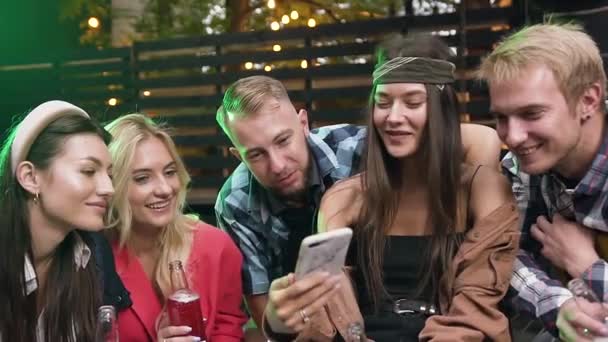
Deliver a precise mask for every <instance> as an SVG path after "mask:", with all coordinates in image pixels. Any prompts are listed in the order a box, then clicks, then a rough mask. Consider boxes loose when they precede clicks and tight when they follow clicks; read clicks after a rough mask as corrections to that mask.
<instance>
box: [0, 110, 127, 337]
mask: <svg viewBox="0 0 608 342" xmlns="http://www.w3.org/2000/svg"><path fill="white" fill-rule="evenodd" d="M109 140H110V136H109V134H108V133H107V132H106V131H105V130H104V129H103V128H102V127H101V126H99V125H97V124H96V123H95V122H94V121H93V120H92V119H91V118H90V117H89V115H88V114H87V113H86V112H85V111H83V110H82V109H80V108H78V107H76V106H74V105H72V104H69V103H67V102H63V101H49V102H45V103H43V104H41V105H40V106H38V107H36V108H35V109H34V110H32V111H31V112H30V113H29V114H28V115H27V116H25V118H24V119H23V120H22V121H21V122H19V123H18V125H17V126H16V127H15V128H14V129H13V130H12V131H11V133H10V134H9V135H8V137H7V138H6V140H5V142H4V145H3V146H2V151H1V152H0V203H1V206H0V251H2V257H1V258H0V341H27V342H30V341H49V342H50V341H53V342H56V341H59V342H63V341H66V342H67V341H70V342H76V341H78V342H80V341H93V340H94V338H95V336H94V334H95V322H96V319H95V318H96V317H95V316H96V313H97V309H98V307H99V306H100V305H102V304H109V305H114V306H115V307H117V308H118V309H122V308H124V307H126V306H128V305H130V299H129V296H128V292H126V290H125V289H124V287H123V286H122V283H121V282H120V279H119V278H118V276H117V274H116V272H115V270H114V262H113V258H112V252H111V249H110V248H109V245H108V243H107V241H105V240H104V239H103V236H101V235H100V234H99V233H96V232H98V231H100V230H102V229H103V228H104V226H105V225H104V218H105V215H106V211H107V208H108V203H109V200H110V197H111V196H112V194H113V193H114V189H113V187H112V180H111V179H110V174H111V158H110V154H109V152H108V149H107V144H108V143H109Z"/></svg>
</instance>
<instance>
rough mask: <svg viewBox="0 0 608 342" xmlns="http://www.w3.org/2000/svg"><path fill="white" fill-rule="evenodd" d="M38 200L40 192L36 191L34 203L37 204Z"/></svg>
mask: <svg viewBox="0 0 608 342" xmlns="http://www.w3.org/2000/svg"><path fill="white" fill-rule="evenodd" d="M38 202H40V193H39V192H36V194H34V204H38Z"/></svg>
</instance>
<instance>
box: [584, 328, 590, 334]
mask: <svg viewBox="0 0 608 342" xmlns="http://www.w3.org/2000/svg"><path fill="white" fill-rule="evenodd" d="M583 335H585V336H588V335H589V329H587V328H583Z"/></svg>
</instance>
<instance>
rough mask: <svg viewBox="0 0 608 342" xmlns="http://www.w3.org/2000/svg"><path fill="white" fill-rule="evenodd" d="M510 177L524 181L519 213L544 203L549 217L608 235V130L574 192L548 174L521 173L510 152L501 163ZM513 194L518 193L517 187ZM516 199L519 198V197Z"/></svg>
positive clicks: (557, 177)
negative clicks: (568, 221) (563, 219)
mask: <svg viewBox="0 0 608 342" xmlns="http://www.w3.org/2000/svg"><path fill="white" fill-rule="evenodd" d="M502 166H503V168H504V169H505V170H507V172H508V173H510V174H511V175H512V176H515V177H517V178H519V179H520V180H521V183H522V185H523V186H524V188H525V189H522V191H525V192H526V193H527V194H526V201H524V203H521V201H519V200H518V201H519V202H520V203H519V205H520V209H524V210H525V209H527V208H530V207H532V206H534V205H538V204H539V203H537V202H539V201H542V202H544V204H545V205H546V208H547V210H548V213H547V214H548V215H549V216H551V215H553V214H554V213H557V212H559V213H560V214H562V215H563V216H565V217H569V218H572V219H574V218H575V219H576V221H578V222H579V223H581V224H583V225H585V226H587V227H590V228H594V229H598V230H601V231H608V225H607V224H606V222H607V221H608V212H606V215H607V217H606V218H605V217H604V215H605V214H604V210H603V208H604V207H606V208H608V196H604V194H608V182H607V179H608V130H605V132H604V136H603V140H602V144H601V145H600V149H599V150H598V152H597V154H596V155H595V158H594V159H593V162H592V164H591V167H590V168H589V170H587V172H586V173H585V175H584V176H583V178H582V179H581V181H580V182H579V183H578V184H577V185H576V187H575V188H574V189H568V188H567V187H566V185H565V184H564V182H563V181H562V179H560V177H559V176H558V175H557V174H555V173H553V172H548V173H545V174H541V175H534V176H531V175H528V174H526V173H524V172H523V171H521V170H520V169H519V162H518V160H517V157H515V156H514V155H513V154H512V153H511V152H509V153H508V154H507V155H506V156H505V158H504V159H503V161H502ZM514 191H517V190H516V189H515V187H514ZM516 195H517V194H516Z"/></svg>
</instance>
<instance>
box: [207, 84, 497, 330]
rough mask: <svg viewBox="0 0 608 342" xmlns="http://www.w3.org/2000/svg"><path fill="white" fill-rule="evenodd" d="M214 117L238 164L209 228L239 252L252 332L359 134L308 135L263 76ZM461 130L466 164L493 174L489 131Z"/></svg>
mask: <svg viewBox="0 0 608 342" xmlns="http://www.w3.org/2000/svg"><path fill="white" fill-rule="evenodd" d="M216 119H217V122H218V124H219V125H220V127H222V129H223V130H224V132H225V133H226V135H227V136H228V137H229V138H230V139H231V141H232V143H233V145H234V147H231V148H230V151H231V152H232V154H233V155H234V156H235V157H236V158H238V159H239V160H241V161H242V163H241V165H239V166H238V167H237V168H236V170H235V171H234V172H233V174H232V175H231V176H230V178H228V179H227V180H226V182H225V183H224V186H223V187H222V189H221V190H220V193H219V194H218V198H217V201H216V204H215V212H216V216H217V222H218V225H219V226H220V228H222V229H224V230H226V231H227V232H228V233H229V234H230V236H231V237H232V238H233V239H234V241H235V242H236V244H237V246H238V247H239V248H240V250H241V252H242V253H243V256H244V258H243V269H242V275H243V292H244V294H245V298H246V300H247V304H248V305H247V306H248V308H249V310H250V312H251V315H252V316H253V318H254V320H255V321H256V323H257V324H258V326H259V325H260V324H261V322H262V315H263V313H264V310H265V308H266V303H267V301H268V290H269V288H270V285H271V282H272V281H273V280H275V279H278V278H280V277H282V276H284V275H287V274H288V273H290V272H293V270H294V268H295V262H296V259H297V253H298V250H299V245H300V242H301V241H302V239H303V238H304V237H306V236H307V235H310V234H312V233H314V232H315V231H316V224H315V220H316V215H317V209H318V206H319V202H320V199H321V196H322V195H323V193H324V192H325V191H326V190H327V189H329V188H330V187H331V186H332V185H333V184H334V183H335V182H337V181H338V180H341V179H345V178H347V177H350V176H352V175H353V174H355V173H356V172H357V170H358V169H359V161H360V160H361V156H362V151H363V147H364V144H365V137H366V135H367V132H366V129H365V127H361V126H353V125H335V126H327V127H321V128H317V129H313V130H310V129H309V126H308V116H307V113H306V110H303V109H300V110H299V111H298V110H296V109H295V107H294V105H293V104H292V103H291V101H290V100H289V96H288V94H287V91H286V89H285V87H284V86H283V85H282V84H281V82H280V81H278V80H275V79H272V78H270V77H266V76H251V77H247V78H243V79H240V80H238V81H236V82H235V83H234V84H232V85H231V86H230V87H229V88H228V89H227V90H226V93H225V95H224V99H223V102H222V106H221V107H220V108H219V110H218V111H217V117H216ZM461 131H462V137H463V139H462V140H463V147H464V150H465V155H466V159H467V161H469V162H471V163H472V164H475V165H477V164H485V165H490V166H492V167H496V168H498V155H499V152H500V141H499V140H498V137H497V136H496V132H494V130H493V129H491V128H487V127H484V126H480V125H470V124H463V125H461ZM310 284H312V283H309V285H310ZM315 284H316V285H319V286H323V285H321V284H325V285H327V282H322V281H319V282H317V283H315ZM310 286H313V285H310ZM298 287H299V288H303V287H304V286H303V284H300V285H299V286H298ZM327 288H331V287H330V286H328V287H327ZM308 290H310V288H305V289H303V291H308ZM319 291H321V290H319ZM321 292H324V291H321Z"/></svg>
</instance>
